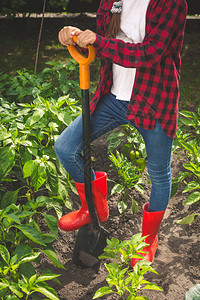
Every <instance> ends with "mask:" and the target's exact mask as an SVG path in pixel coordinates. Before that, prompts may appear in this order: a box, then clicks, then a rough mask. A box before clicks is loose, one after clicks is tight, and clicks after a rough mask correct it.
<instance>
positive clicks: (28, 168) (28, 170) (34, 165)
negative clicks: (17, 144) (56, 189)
mask: <svg viewBox="0 0 200 300" xmlns="http://www.w3.org/2000/svg"><path fill="white" fill-rule="evenodd" d="M23 174H24V177H25V178H26V177H31V181H32V184H33V186H34V188H35V190H36V191H38V189H39V188H40V187H41V186H42V185H43V183H44V182H45V181H46V177H47V175H46V171H45V167H44V165H42V164H41V162H40V160H38V159H36V160H29V161H27V162H26V163H25V165H24V167H23Z"/></svg>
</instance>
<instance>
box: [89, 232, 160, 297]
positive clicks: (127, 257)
mask: <svg viewBox="0 0 200 300" xmlns="http://www.w3.org/2000/svg"><path fill="white" fill-rule="evenodd" d="M144 239H145V237H142V236H141V234H136V235H134V236H133V237H132V238H131V240H127V241H122V242H120V241H119V240H118V239H115V238H113V239H111V240H107V244H108V245H107V247H106V248H105V249H104V253H103V254H102V255H101V256H100V259H109V260H111V261H112V262H110V263H105V267H106V269H107V270H108V273H109V275H108V276H107V278H106V281H107V283H108V287H102V288H100V289H99V290H98V291H97V292H96V293H95V295H94V297H93V299H97V298H99V297H103V296H104V295H108V294H117V295H119V296H121V297H122V299H127V300H133V299H135V300H136V299H138V300H139V299H141V300H142V299H144V300H145V299H146V300H147V299H148V298H147V297H144V296H142V295H141V293H142V290H144V289H153V290H158V291H162V288H160V287H159V286H158V285H156V284H153V283H150V282H149V281H147V280H145V279H144V275H145V274H146V273H147V272H153V273H156V274H157V272H156V271H155V270H154V269H153V268H152V267H151V266H150V262H148V261H145V260H140V261H138V262H137V263H136V265H135V266H134V268H133V269H132V270H130V267H129V266H130V261H131V259H132V258H143V257H142V256H141V255H139V254H136V252H140V253H143V251H142V249H143V247H144V246H146V245H147V244H146V243H144V242H143V240H144Z"/></svg>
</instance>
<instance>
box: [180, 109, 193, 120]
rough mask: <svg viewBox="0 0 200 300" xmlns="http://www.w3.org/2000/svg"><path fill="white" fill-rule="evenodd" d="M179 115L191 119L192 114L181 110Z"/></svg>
mask: <svg viewBox="0 0 200 300" xmlns="http://www.w3.org/2000/svg"><path fill="white" fill-rule="evenodd" d="M179 114H180V115H182V116H184V117H186V118H193V114H192V113H191V112H190V111H186V110H181V111H180V112H179Z"/></svg>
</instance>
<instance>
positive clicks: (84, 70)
mask: <svg viewBox="0 0 200 300" xmlns="http://www.w3.org/2000/svg"><path fill="white" fill-rule="evenodd" d="M73 40H74V42H75V43H76V41H77V36H73ZM68 50H69V53H70V54H71V56H72V57H73V59H74V60H75V61H77V63H78V64H79V79H80V88H81V89H82V90H88V89H89V88H90V68H89V65H90V63H91V62H92V61H93V60H94V58H95V49H94V47H93V46H92V45H89V46H88V51H89V52H88V57H84V56H83V55H82V54H81V53H80V52H79V51H78V49H77V48H76V46H73V45H69V46H68Z"/></svg>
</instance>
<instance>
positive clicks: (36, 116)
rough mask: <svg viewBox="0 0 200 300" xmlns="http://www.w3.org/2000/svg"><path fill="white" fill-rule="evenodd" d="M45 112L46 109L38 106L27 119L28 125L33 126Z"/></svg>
mask: <svg viewBox="0 0 200 300" xmlns="http://www.w3.org/2000/svg"><path fill="white" fill-rule="evenodd" d="M44 114H45V111H44V110H42V109H40V108H37V109H36V110H35V112H34V113H33V115H32V116H31V117H29V118H28V119H27V121H26V125H27V126H32V125H33V124H35V123H36V122H38V121H39V120H40V119H41V118H42V117H43V116H44Z"/></svg>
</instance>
